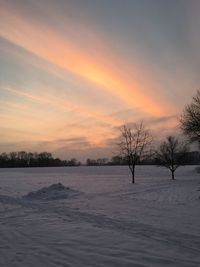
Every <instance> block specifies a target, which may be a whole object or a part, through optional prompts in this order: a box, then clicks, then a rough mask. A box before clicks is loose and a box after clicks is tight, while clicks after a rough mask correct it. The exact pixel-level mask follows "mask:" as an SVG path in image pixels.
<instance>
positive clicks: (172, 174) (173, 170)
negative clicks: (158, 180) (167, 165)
mask: <svg viewBox="0 0 200 267" xmlns="http://www.w3.org/2000/svg"><path fill="white" fill-rule="evenodd" d="M171 172H172V180H175V178H174V170H172V171H171Z"/></svg>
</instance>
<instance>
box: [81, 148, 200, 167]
mask: <svg viewBox="0 0 200 267" xmlns="http://www.w3.org/2000/svg"><path fill="white" fill-rule="evenodd" d="M184 163H185V164H186V165H198V164H200V152H199V151H191V152H186V156H185V159H184ZM86 165H87V166H117V165H119V166H123V165H125V166H127V165H128V157H123V156H113V157H112V158H111V159H108V158H98V159H91V158H88V159H87V160H86ZM137 165H158V161H157V155H156V154H155V153H154V152H153V151H150V152H149V153H147V154H146V155H145V156H143V158H142V159H140V160H139V161H138V162H137Z"/></svg>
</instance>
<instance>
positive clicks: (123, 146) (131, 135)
mask: <svg viewBox="0 0 200 267" xmlns="http://www.w3.org/2000/svg"><path fill="white" fill-rule="evenodd" d="M151 141H152V137H151V135H150V132H149V130H148V129H146V128H145V126H144V125H143V123H142V122H141V123H139V124H134V126H133V127H132V128H128V127H127V126H126V125H124V126H123V127H122V128H121V137H120V142H119V143H118V146H119V150H120V154H121V155H122V156H123V157H124V158H125V159H127V162H128V166H129V169H130V171H131V174H132V183H133V184H134V183H135V166H136V164H138V163H139V161H140V160H141V158H142V156H143V155H144V153H145V150H146V148H147V147H148V145H150V143H151Z"/></svg>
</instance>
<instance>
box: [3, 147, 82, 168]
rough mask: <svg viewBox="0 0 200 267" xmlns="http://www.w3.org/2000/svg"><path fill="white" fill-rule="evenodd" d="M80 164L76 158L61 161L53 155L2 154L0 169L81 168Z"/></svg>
mask: <svg viewBox="0 0 200 267" xmlns="http://www.w3.org/2000/svg"><path fill="white" fill-rule="evenodd" d="M79 165H80V162H79V161H78V160H76V159H74V158H72V159H70V160H61V159H59V158H53V156H52V154H51V153H48V152H42V153H36V152H35V153H31V152H25V151H19V152H11V153H2V154H0V168H18V167H53V166H79Z"/></svg>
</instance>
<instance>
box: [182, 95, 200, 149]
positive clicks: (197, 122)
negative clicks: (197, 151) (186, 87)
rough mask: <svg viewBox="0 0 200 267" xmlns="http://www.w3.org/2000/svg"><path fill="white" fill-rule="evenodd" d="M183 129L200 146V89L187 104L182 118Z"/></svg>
mask: <svg viewBox="0 0 200 267" xmlns="http://www.w3.org/2000/svg"><path fill="white" fill-rule="evenodd" d="M180 122H181V129H182V130H183V132H184V133H185V134H186V135H188V136H189V138H190V140H191V141H192V142H193V141H197V142H198V144H199V147H200V90H198V91H197V93H196V95H195V96H194V97H193V99H192V102H191V104H190V105H187V106H186V107H185V109H184V111H183V114H182V116H181V118H180Z"/></svg>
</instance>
